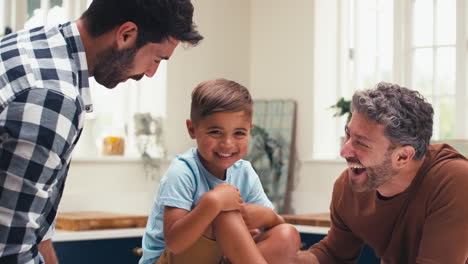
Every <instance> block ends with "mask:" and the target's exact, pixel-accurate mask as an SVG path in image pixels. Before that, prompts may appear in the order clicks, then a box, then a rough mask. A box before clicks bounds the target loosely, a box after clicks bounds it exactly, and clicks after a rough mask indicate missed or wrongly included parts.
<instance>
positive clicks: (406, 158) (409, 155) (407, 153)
mask: <svg viewBox="0 0 468 264" xmlns="http://www.w3.org/2000/svg"><path fill="white" fill-rule="evenodd" d="M415 154H416V150H415V149H414V148H413V147H412V146H408V145H407V146H401V147H398V148H397V149H396V150H395V151H394V152H393V155H392V156H393V157H394V159H393V161H394V167H395V168H397V169H401V168H403V167H404V166H406V164H408V163H409V162H410V161H411V160H413V157H414V155H415Z"/></svg>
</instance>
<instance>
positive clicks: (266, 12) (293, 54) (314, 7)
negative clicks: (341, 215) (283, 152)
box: [250, 0, 344, 213]
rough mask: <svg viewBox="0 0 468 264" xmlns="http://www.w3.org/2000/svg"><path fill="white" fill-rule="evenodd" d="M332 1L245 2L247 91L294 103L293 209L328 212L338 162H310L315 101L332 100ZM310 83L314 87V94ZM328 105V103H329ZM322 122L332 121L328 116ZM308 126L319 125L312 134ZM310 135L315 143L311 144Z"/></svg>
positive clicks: (340, 166)
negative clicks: (248, 30) (247, 4)
mask: <svg viewBox="0 0 468 264" xmlns="http://www.w3.org/2000/svg"><path fill="white" fill-rule="evenodd" d="M335 10H336V2H335V1H329V0H316V1H310V0H294V1H282V0H255V1H252V2H251V13H252V18H251V19H252V23H251V29H252V33H251V34H252V39H251V49H250V50H251V52H250V53H251V68H250V69H251V70H250V72H251V86H250V87H251V90H252V94H253V96H254V98H267V99H278V98H288V99H294V100H296V101H297V105H298V111H297V135H296V136H297V138H296V148H297V159H298V164H299V166H297V167H296V169H295V186H294V187H295V188H294V191H293V193H292V208H293V209H294V211H295V213H313V212H323V211H328V206H329V203H330V199H331V191H332V188H333V182H334V180H335V179H336V177H337V176H338V175H339V174H340V172H341V171H342V170H343V168H344V163H343V162H339V161H336V162H329V161H325V162H322V161H314V160H313V159H312V157H313V155H312V151H313V146H314V144H315V143H316V142H320V133H334V131H330V129H327V127H331V126H327V125H326V123H324V122H325V121H323V120H321V121H320V122H314V121H315V120H314V113H315V112H317V111H322V110H321V109H317V104H318V103H319V101H321V100H324V99H326V98H325V97H327V98H329V99H330V100H331V101H334V98H336V96H335V93H336V88H335V87H336V80H335V79H336V77H335V76H334V75H333V74H331V73H333V72H334V69H335V68H336V55H335V52H336V32H335V31H334V29H335V28H336V22H335V21H336V12H335ZM314 87H320V91H319V94H318V96H317V94H314V92H313V90H314ZM329 105H331V103H330V104H329ZM323 119H324V120H330V121H329V122H333V120H332V118H331V115H325V116H323ZM314 126H316V127H317V126H320V127H323V129H320V130H319V131H318V132H317V134H314ZM314 139H315V142H314Z"/></svg>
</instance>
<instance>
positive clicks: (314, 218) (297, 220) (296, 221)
mask: <svg viewBox="0 0 468 264" xmlns="http://www.w3.org/2000/svg"><path fill="white" fill-rule="evenodd" d="M281 216H282V217H283V218H284V221H286V223H289V224H293V225H305V226H323V227H330V225H331V220H330V213H320V214H289V215H281Z"/></svg>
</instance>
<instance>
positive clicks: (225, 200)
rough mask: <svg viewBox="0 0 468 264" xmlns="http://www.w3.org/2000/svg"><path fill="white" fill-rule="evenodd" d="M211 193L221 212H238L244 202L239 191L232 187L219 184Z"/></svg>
mask: <svg viewBox="0 0 468 264" xmlns="http://www.w3.org/2000/svg"><path fill="white" fill-rule="evenodd" d="M212 192H213V194H215V196H216V201H217V202H218V203H219V205H220V210H221V211H233V210H239V209H240V208H241V205H242V203H243V202H244V201H242V196H241V194H240V192H239V189H238V188H237V187H236V186H234V185H230V184H227V183H221V184H218V185H216V187H215V188H214V189H213V190H212Z"/></svg>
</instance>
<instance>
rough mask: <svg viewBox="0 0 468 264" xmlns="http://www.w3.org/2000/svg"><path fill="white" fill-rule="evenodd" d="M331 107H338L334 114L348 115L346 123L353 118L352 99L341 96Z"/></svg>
mask: <svg viewBox="0 0 468 264" xmlns="http://www.w3.org/2000/svg"><path fill="white" fill-rule="evenodd" d="M331 108H333V109H336V113H335V114H334V115H333V116H346V123H348V122H349V120H351V100H346V99H344V97H341V98H340V99H338V102H336V104H334V105H332V106H331Z"/></svg>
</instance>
